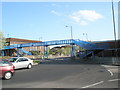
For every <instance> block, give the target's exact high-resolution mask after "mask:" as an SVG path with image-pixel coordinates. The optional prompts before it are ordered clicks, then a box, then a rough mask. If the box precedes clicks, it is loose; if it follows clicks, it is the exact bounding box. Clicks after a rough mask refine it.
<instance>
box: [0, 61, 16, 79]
mask: <svg viewBox="0 0 120 90" xmlns="http://www.w3.org/2000/svg"><path fill="white" fill-rule="evenodd" d="M13 75H14V66H13V64H12V63H11V62H9V61H8V60H1V61H0V77H1V78H3V79H6V80H9V79H11V78H12V76H13Z"/></svg>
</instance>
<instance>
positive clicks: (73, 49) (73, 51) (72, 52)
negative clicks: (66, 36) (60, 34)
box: [65, 26, 75, 57]
mask: <svg viewBox="0 0 120 90" xmlns="http://www.w3.org/2000/svg"><path fill="white" fill-rule="evenodd" d="M65 27H69V28H70V30H71V40H73V31H72V26H65ZM74 56H75V48H74V46H73V43H72V44H71V57H74Z"/></svg>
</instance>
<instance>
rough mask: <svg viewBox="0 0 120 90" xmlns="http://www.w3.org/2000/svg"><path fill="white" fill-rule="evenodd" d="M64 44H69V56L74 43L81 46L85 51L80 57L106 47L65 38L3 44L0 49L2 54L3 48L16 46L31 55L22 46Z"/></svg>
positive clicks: (73, 51)
mask: <svg viewBox="0 0 120 90" xmlns="http://www.w3.org/2000/svg"><path fill="white" fill-rule="evenodd" d="M65 44H68V45H71V56H74V53H75V49H74V45H77V46H79V47H81V48H83V49H84V50H85V51H87V52H86V53H85V54H84V55H81V57H86V56H87V54H89V55H90V54H92V53H93V51H98V50H99V51H100V50H104V49H106V48H107V47H106V46H102V47H98V46H97V45H96V44H95V43H92V42H87V41H83V40H79V39H67V40H53V41H45V42H34V43H25V44H13V45H9V46H5V47H4V48H3V49H2V51H3V52H2V55H4V50H7V49H14V48H16V49H20V52H24V53H26V54H28V55H31V53H30V52H28V51H24V50H23V49H22V48H23V47H34V46H44V47H45V48H47V47H48V46H52V45H65ZM45 50H47V49H45Z"/></svg>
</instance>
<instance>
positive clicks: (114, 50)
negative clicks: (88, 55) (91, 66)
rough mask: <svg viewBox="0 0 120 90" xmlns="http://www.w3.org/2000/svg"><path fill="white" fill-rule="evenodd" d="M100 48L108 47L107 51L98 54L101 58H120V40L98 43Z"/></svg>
mask: <svg viewBox="0 0 120 90" xmlns="http://www.w3.org/2000/svg"><path fill="white" fill-rule="evenodd" d="M94 43H95V44H96V45H97V46H98V47H104V46H105V47H106V48H107V49H105V50H103V51H101V52H99V53H98V54H96V55H97V56H100V57H116V56H117V57H120V40H116V41H115V40H109V41H96V42H94Z"/></svg>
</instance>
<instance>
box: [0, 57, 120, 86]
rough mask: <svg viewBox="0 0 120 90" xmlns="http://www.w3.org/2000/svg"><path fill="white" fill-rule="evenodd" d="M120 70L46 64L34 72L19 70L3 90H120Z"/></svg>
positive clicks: (54, 62)
mask: <svg viewBox="0 0 120 90" xmlns="http://www.w3.org/2000/svg"><path fill="white" fill-rule="evenodd" d="M118 74H119V73H118V66H110V65H100V64H87V63H82V64H81V63H78V62H75V61H74V60H71V61H69V60H68V59H65V60H64V59H57V60H55V59H54V60H44V61H42V63H40V64H39V65H35V66H33V68H32V69H19V70H16V71H15V75H14V76H13V78H12V79H11V80H2V86H3V88H119V86H120V85H119V84H120V83H119V82H120V79H119V78H118Z"/></svg>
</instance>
